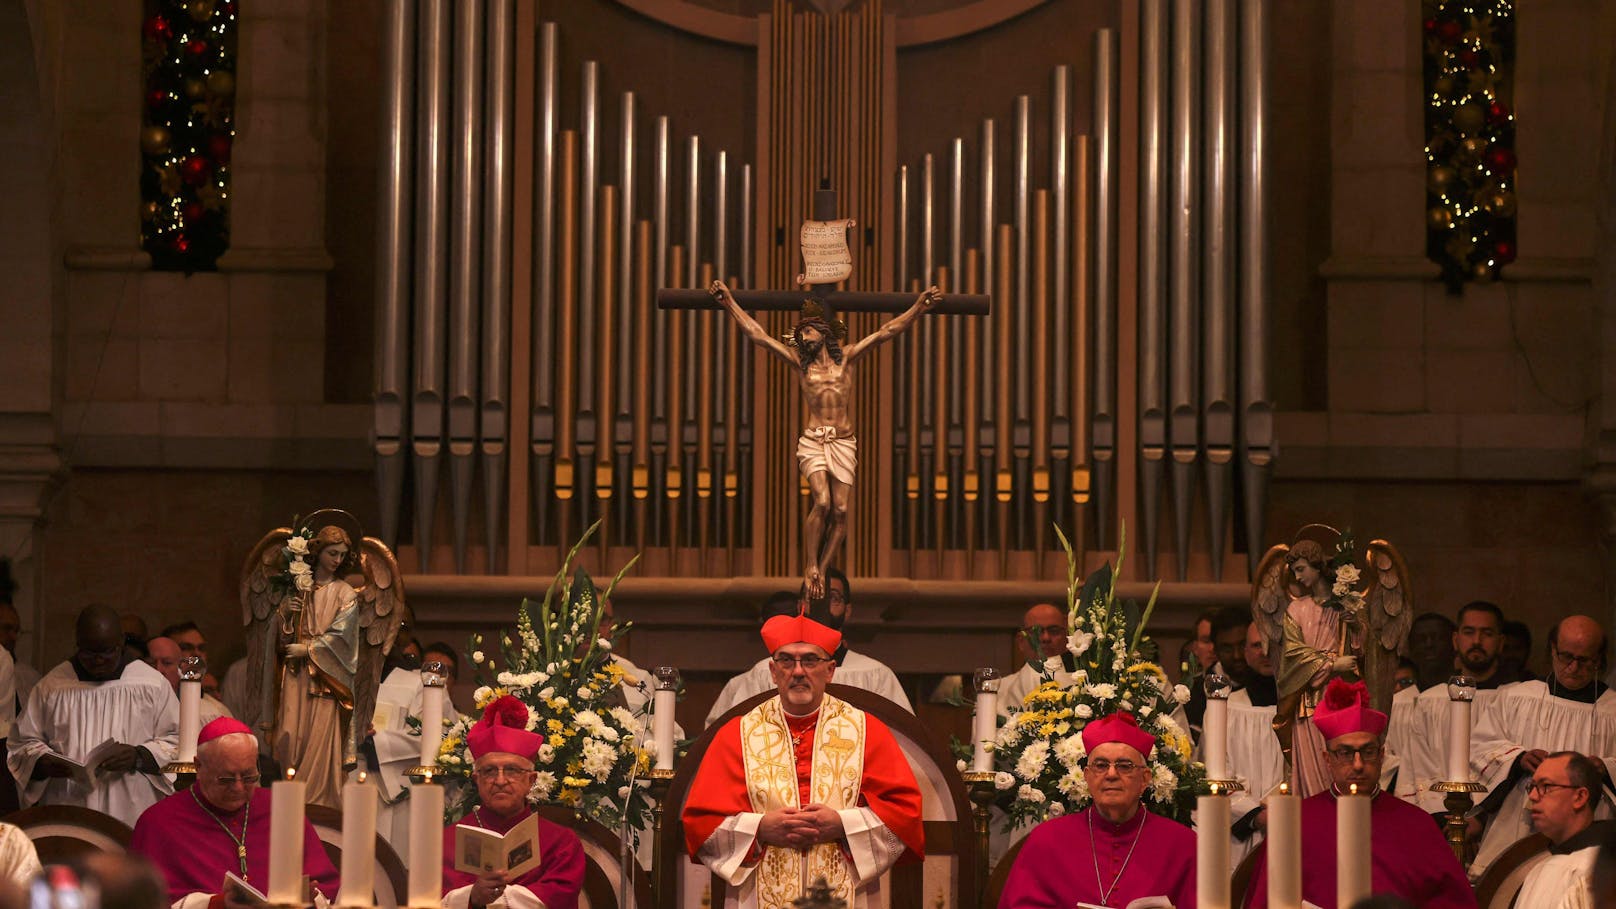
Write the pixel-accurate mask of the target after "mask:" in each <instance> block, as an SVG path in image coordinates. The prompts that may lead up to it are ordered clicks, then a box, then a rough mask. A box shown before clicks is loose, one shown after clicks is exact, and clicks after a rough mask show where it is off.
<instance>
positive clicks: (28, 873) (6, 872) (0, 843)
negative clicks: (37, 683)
mask: <svg viewBox="0 0 1616 909" xmlns="http://www.w3.org/2000/svg"><path fill="white" fill-rule="evenodd" d="M0 652H3V651H0ZM39 872H40V867H39V853H38V852H36V851H35V850H34V841H33V840H31V839H29V838H28V834H27V833H24V832H23V830H22V828H21V827H14V826H12V825H10V824H0V878H3V879H5V880H8V881H10V882H11V883H12V884H13V885H15V886H16V887H17V890H18V892H23V893H25V892H27V890H28V884H29V882H30V881H32V880H33V879H34V876H35V875H37V874H39Z"/></svg>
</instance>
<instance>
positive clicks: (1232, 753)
mask: <svg viewBox="0 0 1616 909" xmlns="http://www.w3.org/2000/svg"><path fill="white" fill-rule="evenodd" d="M1246 665H1247V666H1249V667H1250V669H1251V671H1250V673H1249V674H1248V676H1247V685H1246V687H1244V688H1242V689H1240V690H1239V691H1236V692H1235V693H1233V694H1231V695H1229V734H1228V741H1229V771H1230V772H1231V773H1233V774H1234V775H1235V776H1236V777H1237V778H1239V779H1240V780H1241V781H1242V782H1243V783H1245V788H1244V789H1242V790H1241V791H1239V792H1236V793H1234V794H1233V795H1231V796H1230V797H1229V809H1230V812H1231V814H1232V816H1233V820H1234V824H1233V826H1232V829H1231V830H1230V836H1231V838H1232V842H1231V843H1230V848H1229V870H1230V871H1231V872H1232V871H1233V870H1234V869H1235V868H1237V867H1238V866H1239V865H1240V863H1241V862H1242V861H1244V860H1245V858H1246V856H1247V855H1249V854H1251V851H1252V850H1253V849H1256V848H1258V847H1259V846H1261V845H1262V842H1263V837H1262V832H1263V831H1264V830H1266V829H1267V828H1268V814H1267V809H1266V808H1264V807H1263V799H1264V798H1265V797H1267V795H1268V793H1270V792H1272V791H1273V790H1274V789H1276V788H1278V787H1279V784H1280V781H1281V780H1283V779H1285V755H1284V754H1283V753H1281V752H1280V750H1279V739H1277V738H1275V737H1274V710H1275V709H1276V708H1275V705H1276V704H1278V703H1279V692H1278V691H1277V689H1276V686H1275V683H1274V661H1273V660H1270V659H1269V658H1268V645H1267V644H1266V643H1264V642H1263V637H1262V629H1261V628H1259V627H1257V623H1256V622H1252V623H1250V624H1248V625H1247V626H1246Z"/></svg>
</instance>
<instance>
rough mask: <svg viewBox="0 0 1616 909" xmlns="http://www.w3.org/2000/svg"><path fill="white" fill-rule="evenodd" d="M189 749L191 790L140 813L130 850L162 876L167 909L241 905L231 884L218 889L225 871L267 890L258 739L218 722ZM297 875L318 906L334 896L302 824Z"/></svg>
mask: <svg viewBox="0 0 1616 909" xmlns="http://www.w3.org/2000/svg"><path fill="white" fill-rule="evenodd" d="M196 742H197V745H196V782H195V784H193V785H192V786H191V788H190V789H187V790H185V791H183V792H176V793H174V794H173V795H171V796H169V797H167V798H165V799H163V800H162V801H160V802H158V803H157V804H155V805H153V806H151V807H150V808H147V809H146V811H145V812H144V813H143V814H141V816H140V820H138V821H136V822H135V833H134V836H133V837H132V838H131V839H130V840H129V851H130V852H132V853H134V854H136V855H143V856H145V857H146V858H147V859H149V860H151V863H152V864H153V865H156V866H157V868H158V870H160V871H162V872H163V877H164V878H165V879H166V880H167V881H168V898H169V900H170V901H171V902H172V903H173V906H174V909H226V907H235V906H244V905H246V902H245V900H244V895H242V894H238V892H237V891H236V890H235V889H233V888H234V886H235V885H234V884H232V885H231V888H226V887H225V886H224V883H225V880H226V878H225V874H226V872H229V873H231V874H234V875H235V876H237V877H239V878H241V879H242V880H243V881H245V882H246V883H247V884H248V885H250V886H251V887H253V888H255V889H257V890H260V891H262V890H264V889H266V887H267V885H268V883H269V818H270V801H271V798H272V797H271V795H270V791H269V790H268V789H265V788H261V787H260V786H259V785H258V739H257V737H255V736H254V735H253V734H252V730H250V729H248V728H247V724H245V723H243V722H241V721H240V720H236V719H232V718H231V717H219V718H218V719H216V720H214V721H213V722H211V723H208V724H207V725H206V726H203V727H202V731H201V732H200V733H198V734H197V737H196ZM303 873H304V874H307V875H308V876H309V878H310V880H311V881H312V882H313V884H314V889H315V891H316V892H317V893H318V894H319V895H320V896H321V897H323V898H324V899H327V900H329V899H331V898H333V897H335V896H336V895H337V869H336V868H334V867H332V865H331V860H330V859H329V858H327V857H326V854H325V847H324V846H322V845H321V844H320V836H319V834H317V833H315V832H314V825H313V824H310V823H309V822H308V820H307V819H305V820H304V821H303ZM227 889H228V891H229V892H225V891H226V890H227Z"/></svg>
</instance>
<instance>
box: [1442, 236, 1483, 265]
mask: <svg viewBox="0 0 1616 909" xmlns="http://www.w3.org/2000/svg"><path fill="white" fill-rule="evenodd" d="M1475 248H1476V241H1474V240H1472V239H1470V235H1469V234H1468V233H1466V232H1465V231H1463V230H1456V231H1454V232H1453V236H1451V237H1449V238H1448V242H1446V243H1444V244H1443V245H1442V249H1443V251H1445V252H1446V253H1447V254H1448V257H1449V258H1451V259H1468V258H1470V251H1471V250H1473V249H1475Z"/></svg>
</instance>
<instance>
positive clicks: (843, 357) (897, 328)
mask: <svg viewBox="0 0 1616 909" xmlns="http://www.w3.org/2000/svg"><path fill="white" fill-rule="evenodd" d="M709 291H710V292H711V293H712V295H713V297H714V298H715V299H717V300H718V302H719V304H720V305H722V306H723V307H724V310H725V311H726V312H728V313H729V315H730V318H732V319H734V320H735V322H736V324H738V325H739V326H740V327H741V331H743V332H745V333H746V336H747V337H748V338H750V339H751V340H752V343H754V344H756V345H758V346H759V347H762V348H763V349H765V350H767V351H770V352H771V353H774V354H775V355H777V356H779V357H780V359H782V360H784V361H785V362H787V363H789V364H791V366H792V368H794V369H798V370H800V371H801V378H800V380H799V383H800V384H801V386H802V393H803V398H804V400H805V401H806V402H807V404H808V419H807V425H806V426H804V427H803V430H802V435H801V436H799V437H798V439H797V468H798V469H799V470H801V471H802V475H803V476H804V477H805V478H806V479H807V480H808V489H809V492H810V494H811V495H812V496H813V503H812V505H811V506H810V507H809V509H808V517H807V519H806V520H805V521H804V522H803V535H802V538H803V570H802V580H803V585H804V587H805V588H806V590H807V593H808V596H809V597H810V598H811V599H816V600H817V599H819V598H821V597H823V596H824V595H825V580H824V578H825V571H826V569H828V568H829V567H830V563H831V557H832V555H833V554H834V553H835V552H836V548H837V547H838V546H840V545H841V543H842V540H843V539H845V538H846V536H847V513H848V507H849V505H850V504H851V502H852V492H853V475H854V473H855V472H856V471H857V469H858V440H857V438H856V437H855V436H854V433H853V417H852V414H850V413H849V412H848V405H849V402H850V401H851V400H852V396H853V375H852V372H851V371H850V370H851V367H852V365H853V361H855V360H857V359H858V358H859V357H861V356H863V355H864V354H865V353H866V352H868V351H869V350H871V349H873V348H874V347H875V346H876V345H877V344H880V343H882V342H883V341H890V340H891V339H893V338H895V337H897V336H898V335H900V334H902V333H903V332H904V331H905V330H906V329H907V328H909V326H910V324H912V323H913V322H914V320H915V318H916V317H917V316H919V315H920V314H921V313H923V312H925V311H926V310H928V309H930V308H931V307H933V306H935V305H936V304H937V302H938V301H940V300H942V298H943V292H942V291H941V290H939V289H938V288H937V287H936V286H935V285H934V286H932V287H928V288H926V290H924V291H923V292H921V294H920V296H918V297H916V298H915V302H914V305H912V306H910V307H909V308H908V309H906V310H904V311H903V312H902V313H899V314H898V315H896V316H894V317H893V318H892V319H891V320H889V321H888V322H887V323H886V324H885V325H882V326H881V327H880V328H878V329H876V330H875V331H873V332H871V333H870V334H868V335H865V336H864V337H862V338H860V339H859V340H857V341H855V342H854V343H852V344H850V345H848V346H847V347H845V348H844V347H843V346H842V344H841V338H839V337H838V336H837V331H836V329H835V327H834V326H833V325H832V324H831V323H830V322H828V321H827V320H825V319H823V318H818V317H814V316H805V317H804V318H803V319H801V320H800V321H798V322H797V324H796V326H795V327H794V328H793V329H792V331H791V342H790V345H789V346H788V345H787V344H786V343H785V342H782V341H781V340H780V339H779V338H776V337H774V336H772V335H770V334H769V333H768V332H767V331H765V330H764V328H763V326H761V325H759V324H758V322H757V320H756V319H754V318H752V317H751V316H750V315H749V314H748V313H747V312H746V310H744V309H742V308H741V306H740V304H739V303H736V302H735V297H734V296H733V295H731V294H730V292H729V288H728V287H725V286H724V282H722V281H714V282H713V284H712V287H710V288H709Z"/></svg>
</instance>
